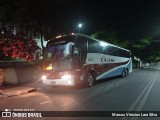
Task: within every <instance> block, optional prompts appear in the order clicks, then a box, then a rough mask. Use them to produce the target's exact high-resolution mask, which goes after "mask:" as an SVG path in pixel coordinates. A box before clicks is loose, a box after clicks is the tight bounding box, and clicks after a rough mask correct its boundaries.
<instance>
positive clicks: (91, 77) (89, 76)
mask: <svg viewBox="0 0 160 120" xmlns="http://www.w3.org/2000/svg"><path fill="white" fill-rule="evenodd" d="M86 84H87V87H92V86H94V85H95V77H94V75H93V73H88V74H87V78H86Z"/></svg>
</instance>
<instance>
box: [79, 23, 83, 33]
mask: <svg viewBox="0 0 160 120" xmlns="http://www.w3.org/2000/svg"><path fill="white" fill-rule="evenodd" d="M81 27H82V24H81V23H79V24H78V30H79V33H80V29H81Z"/></svg>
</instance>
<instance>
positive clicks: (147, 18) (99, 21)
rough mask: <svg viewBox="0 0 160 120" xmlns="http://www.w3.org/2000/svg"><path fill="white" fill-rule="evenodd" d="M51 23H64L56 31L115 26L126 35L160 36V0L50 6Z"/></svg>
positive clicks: (82, 1)
mask: <svg viewBox="0 0 160 120" xmlns="http://www.w3.org/2000/svg"><path fill="white" fill-rule="evenodd" d="M50 11H52V13H50V16H51V17H50V20H47V22H48V23H50V24H51V25H52V26H59V25H60V26H61V28H58V29H57V31H61V32H62V31H64V32H65V31H73V32H77V25H78V23H80V22H81V23H82V24H83V28H82V29H81V32H82V33H84V34H91V33H93V32H96V31H98V30H103V29H107V30H112V31H115V32H117V33H118V34H120V35H121V36H123V37H124V38H125V37H126V38H128V39H129V38H131V39H138V38H139V37H143V36H152V37H154V38H155V39H160V1H158V0H150V1H147V0H146V1H140V0H139V1H135V0H134V1H122V0H120V1H118V0H112V1H111V0H110V1H108V0H79V1H73V2H71V3H69V4H65V5H62V6H59V7H58V6H57V7H54V8H51V9H50Z"/></svg>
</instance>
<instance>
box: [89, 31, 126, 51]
mask: <svg viewBox="0 0 160 120" xmlns="http://www.w3.org/2000/svg"><path fill="white" fill-rule="evenodd" d="M91 37H93V38H96V39H100V40H103V41H106V42H109V43H111V44H114V45H117V46H120V47H123V48H128V46H129V41H128V40H123V41H122V40H121V41H120V40H118V39H117V35H116V33H115V32H114V31H107V30H102V31H97V32H95V33H93V34H92V35H91Z"/></svg>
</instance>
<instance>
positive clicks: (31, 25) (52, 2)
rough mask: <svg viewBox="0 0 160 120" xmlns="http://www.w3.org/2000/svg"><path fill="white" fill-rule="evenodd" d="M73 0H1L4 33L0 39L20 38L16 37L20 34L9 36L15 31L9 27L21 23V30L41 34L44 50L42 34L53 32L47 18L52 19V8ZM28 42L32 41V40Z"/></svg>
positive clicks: (1, 28) (0, 18) (0, 24)
mask: <svg viewBox="0 0 160 120" xmlns="http://www.w3.org/2000/svg"><path fill="white" fill-rule="evenodd" d="M72 1H73V0H48V1H47V2H46V1H45V0H41V1H35V0H25V1H23V0H14V1H13V0H1V1H0V33H3V34H2V36H1V40H0V41H3V42H7V41H5V40H4V38H5V37H6V38H7V39H8V40H9V39H10V40H9V41H11V40H13V41H14V40H15V39H16V40H18V39H17V38H16V37H19V36H14V35H12V37H9V36H10V35H9V34H11V33H13V31H12V32H11V31H8V27H12V29H13V28H14V27H15V26H16V25H19V26H20V27H21V29H22V31H21V32H23V31H26V32H27V31H31V32H32V33H33V34H34V35H35V37H36V36H37V35H38V34H40V37H41V45H42V49H43V50H42V51H44V45H43V39H42V36H51V35H49V34H51V26H49V24H48V22H47V20H50V17H51V15H52V16H53V11H52V8H56V7H55V6H59V5H64V4H66V3H71V2H72ZM51 13H52V14H51ZM55 13H56V11H55ZM52 22H54V21H52ZM48 26H49V27H48ZM9 29H10V28H9ZM10 30H11V29H10ZM7 32H8V33H7ZM4 36H5V37H4ZM13 36H14V39H13ZM21 39H22V38H21ZM20 41H21V40H20ZM22 41H23V40H22ZM26 41H27V38H26ZM12 43H13V42H12ZM28 43H30V40H29V42H28ZM6 44H7V43H6ZM25 44H27V43H25Z"/></svg>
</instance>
